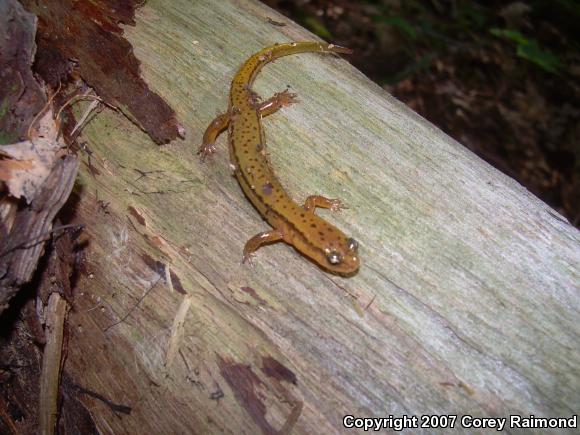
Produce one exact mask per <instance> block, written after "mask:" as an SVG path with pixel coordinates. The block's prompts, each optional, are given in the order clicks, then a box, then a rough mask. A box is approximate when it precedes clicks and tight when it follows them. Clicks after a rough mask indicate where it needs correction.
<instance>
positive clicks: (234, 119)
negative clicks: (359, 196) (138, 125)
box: [198, 42, 360, 276]
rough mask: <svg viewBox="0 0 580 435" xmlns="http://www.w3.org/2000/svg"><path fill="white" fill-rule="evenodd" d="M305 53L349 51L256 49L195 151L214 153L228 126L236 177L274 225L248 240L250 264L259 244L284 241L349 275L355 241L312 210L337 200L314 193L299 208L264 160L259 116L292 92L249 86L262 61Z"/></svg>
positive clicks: (319, 46)
mask: <svg viewBox="0 0 580 435" xmlns="http://www.w3.org/2000/svg"><path fill="white" fill-rule="evenodd" d="M304 52H318V53H352V51H351V50H350V49H348V48H345V47H340V46H337V45H333V44H325V43H319V42H292V43H285V44H275V45H273V46H270V47H267V48H264V49H262V50H260V51H259V52H257V53H256V54H254V55H253V56H251V57H250V58H249V59H248V60H246V61H245V62H244V64H243V65H242V66H241V67H240V69H239V71H238V72H237V74H236V75H235V76H234V78H233V80H232V84H231V89H230V98H229V105H228V110H227V112H225V113H223V114H221V115H219V116H218V117H217V118H215V119H214V120H213V121H212V122H211V123H210V125H209V126H208V128H207V130H206V131H205V133H204V136H203V143H202V145H201V147H200V148H199V151H198V154H200V155H201V158H202V160H203V159H204V158H205V157H206V156H208V155H211V154H213V153H214V152H215V151H216V146H215V141H216V139H217V137H218V136H219V134H220V133H222V132H223V131H224V130H226V129H227V130H228V144H229V151H230V162H231V167H232V169H233V172H234V175H235V177H236V179H237V180H238V182H239V184H240V186H241V188H242V190H243V192H244V193H245V194H246V196H247V197H248V199H249V200H250V202H251V203H252V204H253V205H254V207H255V208H256V209H257V210H258V211H259V212H260V214H261V215H262V216H263V217H264V219H265V220H266V221H267V222H268V223H269V224H270V225H271V226H272V229H271V230H269V231H264V232H261V233H259V234H256V235H255V236H254V237H252V238H250V239H249V240H248V242H247V243H246V245H245V247H244V254H243V260H242V261H243V262H246V261H249V262H251V257H252V255H253V254H254V252H255V251H256V250H257V249H259V248H260V247H262V246H264V245H267V244H272V243H276V242H280V241H283V242H286V243H288V244H289V245H292V246H293V247H294V248H295V249H296V250H297V251H298V252H300V253H302V254H303V255H305V256H306V257H308V258H309V259H311V260H312V261H314V262H315V263H316V264H318V265H319V266H320V267H321V268H323V269H324V270H326V271H328V272H331V273H335V274H339V275H346V276H350V275H353V274H355V273H356V272H357V271H358V269H359V265H360V260H359V256H358V253H357V251H358V243H357V241H356V240H355V239H353V238H352V237H348V236H346V235H345V234H343V233H342V231H340V230H339V229H338V228H336V227H335V226H333V225H331V224H330V223H328V222H326V221H325V220H324V219H322V218H320V217H318V216H317V215H316V214H315V213H314V212H315V209H316V207H320V208H327V209H330V210H332V211H338V210H341V209H342V208H343V205H342V203H341V201H340V200H338V199H330V198H325V197H324V196H320V195H312V196H309V197H308V198H307V199H306V201H305V203H304V205H303V206H300V205H298V204H297V203H295V202H294V201H293V200H292V199H291V198H290V196H289V195H288V194H287V193H286V191H285V190H284V188H283V187H282V185H281V184H280V182H279V181H278V178H276V176H275V175H274V172H273V170H272V167H271V165H270V162H269V161H268V158H267V154H266V143H265V139H264V133H263V129H262V123H261V119H262V117H264V116H268V115H270V114H272V113H274V112H276V111H277V110H278V109H280V108H281V107H284V106H287V105H290V104H292V103H294V102H295V98H296V94H293V93H290V92H288V90H285V91H283V92H280V93H277V94H275V95H274V96H273V97H272V98H270V99H268V100H266V101H263V102H260V98H259V97H258V95H257V94H256V93H255V92H254V91H252V89H251V86H252V84H253V82H254V80H255V78H256V75H257V74H258V72H259V71H260V70H261V69H262V67H263V66H264V65H266V64H267V63H269V62H272V61H273V60H275V59H278V58H279V57H282V56H288V55H291V54H297V53H304Z"/></svg>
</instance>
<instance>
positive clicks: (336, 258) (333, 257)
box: [326, 251, 342, 264]
mask: <svg viewBox="0 0 580 435" xmlns="http://www.w3.org/2000/svg"><path fill="white" fill-rule="evenodd" d="M326 258H327V259H328V262H329V263H330V264H338V263H340V262H341V261H342V257H341V255H340V254H339V253H338V252H336V251H331V252H329V253H328V254H327V255H326Z"/></svg>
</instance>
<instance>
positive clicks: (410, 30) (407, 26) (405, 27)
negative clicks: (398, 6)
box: [381, 16, 417, 39]
mask: <svg viewBox="0 0 580 435" xmlns="http://www.w3.org/2000/svg"><path fill="white" fill-rule="evenodd" d="M381 21H382V22H383V23H385V24H389V25H391V26H395V27H398V28H399V29H401V30H402V31H403V32H405V33H406V34H407V36H409V37H410V38H411V39H416V38H417V31H416V30H415V28H414V27H413V26H412V25H411V23H409V22H408V21H407V20H405V19H404V18H403V17H397V16H392V17H381Z"/></svg>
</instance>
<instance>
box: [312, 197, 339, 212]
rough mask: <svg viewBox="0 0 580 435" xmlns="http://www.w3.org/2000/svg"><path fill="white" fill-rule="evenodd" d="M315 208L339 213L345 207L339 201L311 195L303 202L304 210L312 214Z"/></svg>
mask: <svg viewBox="0 0 580 435" xmlns="http://www.w3.org/2000/svg"><path fill="white" fill-rule="evenodd" d="M316 207H320V208H328V209H330V210H331V211H341V210H344V209H345V208H348V207H346V206H345V205H344V204H343V203H342V202H341V200H340V199H331V198H326V197H324V196H320V195H311V196H309V197H308V198H306V201H305V202H304V210H306V211H308V212H310V213H314V211H315V209H316Z"/></svg>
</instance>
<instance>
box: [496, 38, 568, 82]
mask: <svg viewBox="0 0 580 435" xmlns="http://www.w3.org/2000/svg"><path fill="white" fill-rule="evenodd" d="M489 31H490V33H491V34H492V35H494V36H497V37H498V38H503V39H507V40H509V41H513V42H515V43H516V44H517V49H516V54H517V56H518V57H521V58H522V59H526V60H528V61H530V62H532V63H535V64H536V65H538V66H539V67H540V68H542V69H544V70H545V71H548V72H550V73H553V74H557V73H558V72H559V70H560V69H561V68H562V62H561V61H560V59H559V58H558V57H557V56H556V55H555V54H553V53H551V52H549V51H547V50H544V49H542V48H541V47H540V46H539V44H538V42H537V41H536V40H534V39H528V38H526V37H525V36H524V35H522V34H521V33H520V32H518V31H517V30H508V29H498V28H492V29H489Z"/></svg>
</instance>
